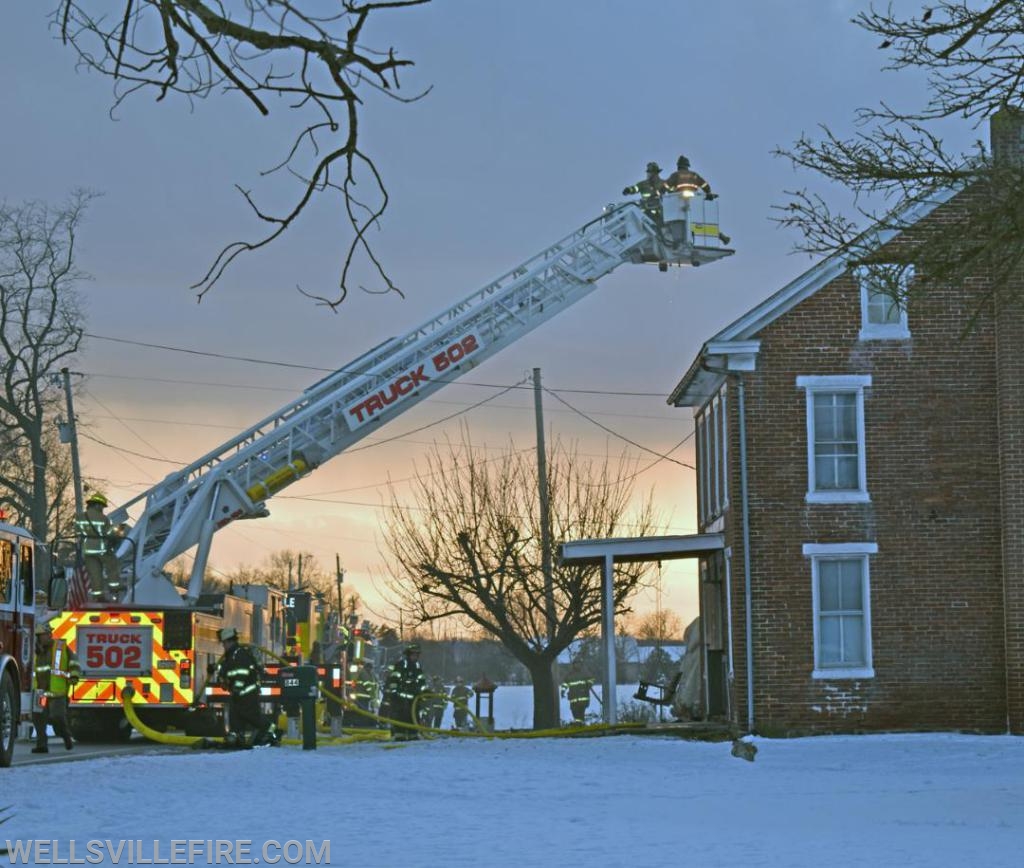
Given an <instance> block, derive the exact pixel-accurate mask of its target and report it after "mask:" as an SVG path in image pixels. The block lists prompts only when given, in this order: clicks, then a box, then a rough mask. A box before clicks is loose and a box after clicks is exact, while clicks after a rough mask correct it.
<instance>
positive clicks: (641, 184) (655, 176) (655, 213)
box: [622, 163, 669, 230]
mask: <svg viewBox="0 0 1024 868" xmlns="http://www.w3.org/2000/svg"><path fill="white" fill-rule="evenodd" d="M668 189H669V188H668V185H667V184H666V183H665V181H664V180H663V179H662V177H661V166H659V165H658V164H657V163H648V164H647V177H646V178H644V179H643V180H642V181H637V183H635V184H633V186H631V187H626V188H625V189H624V190H623V191H622V195H623V196H632V195H633V194H635V193H639V194H640V207H641V208H643V209H644V214H646V215H647V216H648V217H650V218H651V219H652V220H654V225H655V226H657V227H658V228H659V230H660V229H661V224H662V209H661V197H662V196H663V195H664V194H665V193H667V192H668Z"/></svg>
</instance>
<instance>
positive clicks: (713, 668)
mask: <svg viewBox="0 0 1024 868" xmlns="http://www.w3.org/2000/svg"><path fill="white" fill-rule="evenodd" d="M700 574H701V582H700V588H701V623H702V624H703V627H704V629H703V633H704V666H705V670H704V675H705V679H706V691H707V692H706V696H707V714H708V718H709V719H715V718H725V717H727V716H728V714H729V682H728V668H727V667H728V660H727V659H726V654H725V642H726V624H725V611H726V609H725V581H724V579H725V557H724V555H723V553H722V552H715V553H714V554H712V555H709V556H708V557H706V558H702V559H701V564H700Z"/></svg>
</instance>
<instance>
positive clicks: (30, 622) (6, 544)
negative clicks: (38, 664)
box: [0, 511, 45, 766]
mask: <svg viewBox="0 0 1024 868" xmlns="http://www.w3.org/2000/svg"><path fill="white" fill-rule="evenodd" d="M43 554H44V552H43V550H42V547H41V546H39V545H38V543H37V542H36V540H35V539H34V538H33V537H32V535H31V534H30V533H29V532H28V531H27V530H25V529H24V528H20V527H15V526H14V525H12V524H8V523H7V522H6V521H5V520H4V515H3V512H2V511H0V766H9V765H10V764H11V758H12V756H13V755H14V740H15V738H17V735H18V723H19V721H20V720H21V719H22V718H23V717H27V715H28V714H29V713H30V712H31V710H32V656H33V652H34V651H35V614H36V599H35V598H36V576H37V564H39V563H42V562H43V561H44V560H45V559H44V558H43V557H42V555H43Z"/></svg>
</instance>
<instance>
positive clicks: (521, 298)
mask: <svg viewBox="0 0 1024 868" xmlns="http://www.w3.org/2000/svg"><path fill="white" fill-rule="evenodd" d="M666 198H669V199H671V198H672V196H671V194H670V195H669V196H667V197H666ZM666 204H668V205H669V208H668V213H667V214H666V216H667V217H669V219H668V220H666V221H664V222H661V221H655V219H654V218H653V217H652V216H650V215H648V214H645V213H644V212H643V210H642V209H641V207H640V206H639V204H638V203H636V202H620V203H617V204H614V205H609V206H607V207H606V208H605V209H604V210H603V212H602V213H601V214H599V215H598V216H596V217H595V218H593V219H592V220H589V221H588V222H586V223H584V224H583V225H582V226H580V227H579V228H578V229H576V230H574V231H573V232H571V233H570V234H569V235H567V236H565V237H564V238H562V239H560V240H558V241H556V242H555V243H554V244H551V245H550V246H548V247H546V248H544V249H543V250H542V251H540V252H539V253H538V254H536V255H535V256H532V257H530V258H529V259H527V260H525V261H524V262H522V263H520V264H519V265H518V266H516V267H515V268H513V269H511V270H510V271H508V272H506V273H505V274H503V275H501V276H500V277H498V278H497V279H496V280H493V281H491V282H490V283H488V284H486V285H485V286H483V287H482V288H481V289H479V290H477V291H475V292H473V293H471V294H470V295H468V296H466V297H465V298H463V299H461V300H459V301H457V302H455V303H454V304H452V305H451V306H449V307H447V308H445V309H444V310H442V311H441V312H440V313H438V314H437V315H436V316H435V317H432V318H431V319H428V320H427V321H426V322H423V323H420V324H419V325H417V326H416V327H415V328H413V329H411V330H409V331H408V332H406V333H405V334H404V335H401V336H396V337H392V338H389V339H388V340H386V341H384V342H382V343H380V344H378V345H377V346H375V347H374V348H373V349H371V350H369V351H368V352H366V353H364V354H363V355H361V356H359V357H357V358H355V359H353V360H352V361H351V362H349V363H348V364H346V365H344V366H343V367H341V368H339V369H338V370H337V371H335V372H334V373H332V374H329V375H328V376H326V377H324V378H322V379H321V380H319V381H318V382H316V383H314V384H313V385H312V386H310V387H309V388H308V389H306V390H305V391H304V392H303V393H302V394H300V395H299V396H298V397H297V398H295V399H294V400H292V401H290V402H289V403H288V404H286V405H285V406H283V407H281V408H280V409H278V410H276V411H275V412H273V413H271V414H270V415H268V416H267V417H266V418H264V419H262V420H260V421H259V422H257V423H256V424H254V425H253V426H252V427H250V428H249V429H248V430H246V431H243V432H242V433H240V434H239V435H237V436H236V437H233V438H231V439H230V440H229V441H227V442H226V443H224V444H222V445H221V446H219V447H217V448H215V449H213V450H211V451H210V452H208V453H207V454H205V455H203V456H202V457H201V458H199V459H197V460H196V461H195V462H193V463H192V464H190V465H188V466H187V467H185V468H183V469H181V470H178V471H175V472H173V473H171V474H170V475H168V476H167V477H166V478H165V479H164V480H162V481H161V482H159V483H157V484H156V485H154V486H153V487H152V488H150V489H149V490H148V491H145V492H143V493H142V494H140V495H138V496H137V497H135V498H133V499H132V500H130V501H128V502H127V503H125V504H123V505H122V506H121V507H119V508H118V509H116V510H113V511H111V512H110V514H109V519H110V521H111V522H112V523H113V525H115V526H119V527H122V526H123V527H124V528H125V529H126V531H125V535H124V536H123V537H121V538H120V539H119V540H118V541H117V543H116V545H117V549H116V558H117V560H118V562H119V564H120V572H121V576H120V579H121V582H120V583H121V584H122V585H124V590H123V591H122V592H121V595H120V600H119V601H118V602H117V603H99V602H97V603H93V604H91V605H89V604H80V605H77V606H73V607H71V608H69V609H68V610H67V611H64V612H62V613H61V616H60V624H61V629H62V630H63V631H64V633H63V635H64V636H65V638H67V639H68V641H69V643H70V644H71V647H72V650H74V651H76V653H77V654H78V658H79V660H80V662H81V663H82V665H83V666H84V667H85V668H86V677H83V679H82V681H81V682H80V683H79V685H78V686H77V688H76V690H75V691H74V692H73V694H72V696H71V699H70V710H71V712H72V715H73V716H76V715H77V716H78V718H79V719H81V717H82V716H83V715H91V716H92V717H93V718H94V719H95V718H96V716H97V715H98V714H104V713H107V714H111V716H112V719H116V716H115V713H114V711H113V710H114V709H115V708H116V707H117V705H119V703H120V701H121V698H122V695H123V692H124V689H125V687H126V686H127V685H129V684H131V685H132V686H133V687H134V688H135V694H136V696H137V697H141V698H142V700H144V702H145V705H144V706H143V708H142V712H144V713H148V714H149V715H150V717H151V718H153V719H162V720H165V721H173V720H175V719H178V718H180V715H177V716H176V715H175V714H174V712H175V711H178V712H183V711H185V710H187V709H188V708H189V707H190V703H191V702H193V701H194V699H195V685H196V678H197V675H199V674H200V673H201V671H202V670H198V669H197V667H198V665H199V662H200V660H201V659H202V657H201V655H202V654H203V653H204V652H203V651H202V650H201V649H200V648H199V646H198V645H197V644H196V641H197V640H196V637H199V638H200V639H203V640H205V639H206V638H208V636H207V635H206V634H207V633H212V632H213V630H214V626H213V622H212V621H209V620H207V618H208V617H213V616H216V617H219V618H221V619H222V620H224V619H226V618H227V617H228V609H227V607H225V608H224V610H223V611H222V612H220V613H219V615H218V614H217V613H216V612H214V613H211V612H209V611H208V610H207V609H205V608H204V607H203V605H202V600H201V599H200V591H201V588H202V585H203V578H204V575H205V571H206V565H207V562H208V558H209V555H210V550H211V547H212V542H213V537H214V534H215V533H216V532H217V531H218V530H220V529H221V528H224V527H226V526H227V525H228V524H230V523H232V522H234V521H237V520H239V519H248V518H262V517H265V516H267V515H269V511H268V508H267V501H268V500H270V499H271V498H272V497H273V496H274V495H275V494H276V493H277V492H279V491H281V490H282V489H284V488H285V487H287V486H288V485H290V484H291V483H293V482H295V481H296V480H297V479H299V478H301V477H303V476H305V475H306V474H308V473H310V472H312V471H313V470H314V469H315V468H317V467H318V466H319V465H321V464H323V463H324V462H326V461H329V460H330V459H331V458H333V457H334V456H336V455H338V454H340V453H341V452H343V451H344V450H345V449H347V448H349V447H350V446H352V445H353V444H355V443H357V442H358V441H360V440H361V439H362V438H364V437H366V436H367V435H369V434H373V433H375V432H376V431H377V430H378V428H379V426H380V425H382V424H385V423H387V422H389V421H391V420H392V419H395V418H396V417H397V416H399V415H401V414H402V413H403V412H405V411H406V410H408V409H410V408H411V407H414V406H416V405H417V404H418V403H419V402H420V401H422V400H424V399H426V398H428V397H430V396H431V395H433V394H434V393H435V392H437V391H438V390H439V389H441V388H442V387H443V386H445V385H446V384H448V383H450V382H452V381H453V380H454V379H455V378H457V377H458V376H461V375H462V374H465V373H466V372H467V371H470V370H472V369H473V368H475V367H477V366H478V365H480V364H481V363H483V362H484V361H486V360H487V359H488V358H490V357H491V356H493V355H495V354H496V353H497V352H499V351H500V350H502V349H503V348H504V347H507V346H509V345H510V344H512V343H514V342H515V341H517V340H518V339H519V338H521V337H523V336H524V335H526V334H528V333H529V332H531V331H533V330H534V329H535V328H537V327H538V326H540V325H542V324H543V323H544V322H546V321H547V320H549V319H551V318H552V317H554V316H555V315H556V314H558V313H560V312H561V311H563V310H565V309H566V308H568V307H570V306H571V305H573V304H575V303H576V302H577V301H579V300H581V299H582V298H584V297H585V296H587V295H589V294H590V293H591V292H592V291H593V290H594V289H595V288H596V284H597V282H598V281H599V280H600V279H601V278H602V277H604V276H605V275H606V274H609V273H610V272H612V271H613V270H615V269H616V268H618V267H619V266H620V265H623V264H627V263H656V264H658V266H659V268H662V269H667V267H668V266H669V265H680V266H693V265H701V264H704V263H710V262H715V261H717V260H719V259H722V258H724V257H726V256H729V255H732V253H733V252H734V251H732V250H731V249H729V248H727V247H725V246H724V245H725V244H726V242H727V239H726V238H725V236H722V235H721V234H720V233H718V231H717V230H718V218H717V206H713V205H711V204H710V202H708V201H704V200H703V199H701V200H700V201H699V202H695V201H694V202H684V201H682V200H681V199H680V201H679V202H678V203H676V204H677V205H678V208H676V209H675V210H672V208H673V207H675V206H674V205H672V203H666ZM698 209H699V210H698ZM187 551H192V552H193V553H194V557H193V565H192V573H191V576H190V578H189V582H188V587H187V588H185V589H183V588H179V587H176V586H175V584H174V583H173V582H172V581H171V580H170V578H169V577H168V575H167V573H166V571H165V568H166V565H167V564H168V563H170V562H171V561H172V560H173V559H174V558H176V557H177V556H178V555H181V554H183V553H185V552H187ZM79 562H81V561H80V560H79ZM76 575H77V576H78V579H79V581H81V570H79V571H77V573H76ZM290 602H291V603H292V604H293V605H292V606H291V607H290V608H291V609H292V610H293V613H294V610H295V609H296V608H297V607H296V605H294V604H298V603H300V601H299V600H297V599H293V600H291V601H290ZM287 603H288V601H286V604H285V609H286V611H287V610H288V609H289V606H288V605H287ZM312 605H313V604H312V602H310V606H312ZM313 614H314V613H313V612H311V613H310V615H309V617H310V618H312V617H313ZM293 618H294V614H293ZM292 623H293V624H296V625H298V624H302V623H305V622H303V621H302V620H301V619H300V620H298V621H296V620H293V621H292ZM223 625H224V626H235V627H237V628H238V630H239V633H240V634H241V635H242V636H243V637H251V636H252V631H251V629H250V628H249V627H246V626H245V625H244V624H231V625H228V624H227V623H226V622H225V623H224V624H223ZM305 630H306V633H305V634H303V632H302V630H301V629H297V632H296V634H294V635H295V636H296V637H297V638H299V639H300V642H299V644H300V645H302V642H303V641H306V642H310V643H311V641H312V640H311V637H312V636H313V635H314V634H315V630H316V625H315V624H313V623H308V624H306V625H305ZM56 631H57V627H56V626H55V635H56ZM303 636H305V637H306V638H305V639H303V638H302V637H303ZM286 640H287V637H286ZM310 651H311V645H310V647H303V648H302V652H303V656H304V657H306V658H308V655H309V653H310ZM83 652H84V653H83ZM197 654H198V655H200V657H199V658H198V659H197ZM353 659H354V658H353ZM129 664H131V665H129ZM147 685H148V687H147ZM142 716H144V714H143V715H142ZM121 720H122V721H123V717H122V718H121ZM104 725H106V726H108V727H109V726H112V725H113V724H111V723H110V721H109V720H108V721H105V722H104ZM117 725H118V726H121V727H123V725H124V724H123V723H118V724H117ZM119 731H120V730H119Z"/></svg>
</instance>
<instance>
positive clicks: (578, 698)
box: [562, 667, 594, 723]
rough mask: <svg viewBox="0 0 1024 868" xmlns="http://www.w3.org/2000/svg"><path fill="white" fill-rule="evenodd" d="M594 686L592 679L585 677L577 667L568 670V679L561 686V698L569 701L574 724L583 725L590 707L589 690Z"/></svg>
mask: <svg viewBox="0 0 1024 868" xmlns="http://www.w3.org/2000/svg"><path fill="white" fill-rule="evenodd" d="M593 686H594V680H593V679H592V678H587V677H585V676H584V675H583V674H582V673H581V672H580V670H579V669H578V668H577V667H573V668H572V669H570V670H569V677H568V679H566V681H565V682H564V683H563V684H562V696H566V697H568V699H569V710H570V711H571V712H572V719H573V720H574V721H575V722H576V723H583V721H584V720H585V719H586V716H587V709H588V708H589V707H590V689H591V688H592V687H593Z"/></svg>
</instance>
